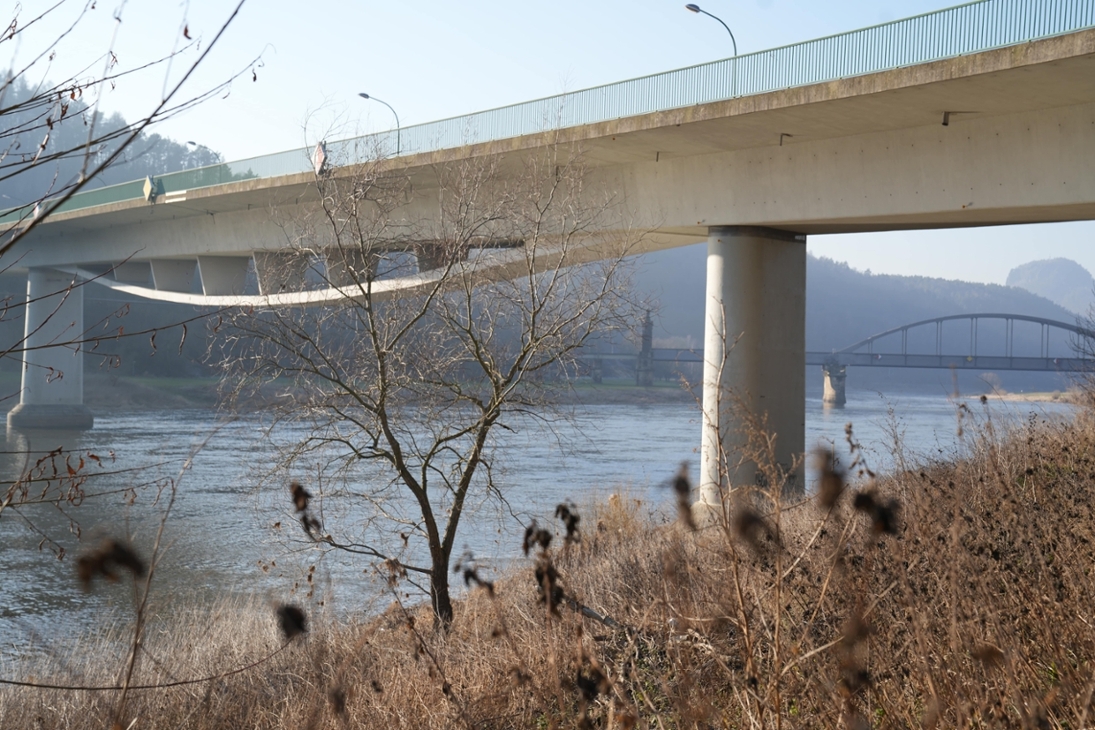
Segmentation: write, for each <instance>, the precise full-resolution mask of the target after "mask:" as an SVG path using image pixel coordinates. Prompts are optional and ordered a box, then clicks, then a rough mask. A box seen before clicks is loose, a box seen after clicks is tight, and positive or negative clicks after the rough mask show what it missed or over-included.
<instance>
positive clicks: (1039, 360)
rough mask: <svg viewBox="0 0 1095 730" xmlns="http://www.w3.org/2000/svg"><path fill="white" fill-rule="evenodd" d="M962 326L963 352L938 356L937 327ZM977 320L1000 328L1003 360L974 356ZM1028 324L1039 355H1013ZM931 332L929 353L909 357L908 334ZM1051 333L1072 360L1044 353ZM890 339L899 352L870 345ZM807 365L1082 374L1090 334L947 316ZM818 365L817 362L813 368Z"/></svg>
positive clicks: (1076, 328)
mask: <svg viewBox="0 0 1095 730" xmlns="http://www.w3.org/2000/svg"><path fill="white" fill-rule="evenodd" d="M963 320H964V321H968V322H969V327H970V339H969V347H968V349H967V351H966V352H963V353H945V352H943V324H944V323H945V322H956V321H963ZM982 320H996V321H1003V322H1004V340H1005V341H1004V354H1003V355H986V354H982V353H979V352H978V334H979V324H980V322H981V321H982ZM1016 322H1031V323H1033V324H1037V325H1039V326H1040V327H1041V333H1040V335H1041V336H1040V340H1039V352H1038V354H1037V355H1032V354H1027V353H1020V354H1016V352H1015V323H1016ZM932 325H934V326H935V352H934V353H918V352H910V351H909V330H912V329H916V328H920V327H930V326H932ZM1054 330H1060V331H1063V332H1066V333H1067V336H1068V337H1069V338H1070V339H1069V346H1070V349H1071V350H1072V351H1073V352H1074V353H1075V355H1074V356H1073V357H1054V356H1052V352H1051V349H1050V341H1051V334H1052V332H1053V331H1054ZM894 335H900V337H901V350H900V352H875V343H876V342H878V341H879V340H882V339H885V338H891V337H893V336H894ZM807 361H808V363H810V364H819V365H822V366H823V367H833V366H836V367H841V368H843V367H848V366H858V367H870V366H873V367H911V368H965V369H979V370H1027V371H1062V372H1082V371H1090V370H1093V369H1095V330H1091V329H1088V328H1085V327H1081V326H1080V325H1078V324H1075V323H1070V322H1061V321H1059V320H1054V319H1046V318H1044V317H1033V316H1030V315H1025V314H1002V313H996V312H982V313H976V314H952V315H947V316H945V317H935V318H932V319H924V320H920V321H919V322H911V323H909V324H905V325H901V326H900V327H894V328H892V329H888V330H886V331H885V332H879V333H877V334H874V335H871V336H870V337H867V338H865V339H863V340H860V341H859V342H856V343H854V344H851V345H849V346H847V347H845V348H843V349H840V350H834V351H833V352H831V353H826V354H823V353H808V356H807ZM819 361H820V362H819Z"/></svg>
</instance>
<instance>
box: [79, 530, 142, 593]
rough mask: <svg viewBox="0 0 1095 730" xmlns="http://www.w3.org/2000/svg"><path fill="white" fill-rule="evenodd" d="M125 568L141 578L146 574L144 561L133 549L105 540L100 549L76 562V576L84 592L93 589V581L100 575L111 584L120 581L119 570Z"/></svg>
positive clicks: (86, 554) (115, 541) (108, 539)
mask: <svg viewBox="0 0 1095 730" xmlns="http://www.w3.org/2000/svg"><path fill="white" fill-rule="evenodd" d="M122 568H124V569H125V570H128V571H129V572H130V573H132V574H133V577H134V578H141V577H143V576H144V574H145V564H144V561H143V560H141V558H140V557H139V556H138V555H137V553H136V552H134V550H133V548H131V547H129V546H128V545H126V544H124V543H121V542H119V541H117V540H115V539H113V538H107V539H105V540H103V541H102V542H101V543H100V544H99V547H97V548H96V549H95V550H92V551H91V552H88V553H85V554H84V555H82V556H81V557H80V558H79V559H78V560H77V561H76V575H77V577H78V578H79V579H80V584H81V585H82V586H83V588H84V590H89V589H90V588H91V581H92V579H94V578H95V576H97V575H99V576H102V577H103V578H106V579H107V580H108V581H110V582H111V583H116V582H117V581H118V570H119V569H122Z"/></svg>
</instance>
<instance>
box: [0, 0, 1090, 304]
mask: <svg viewBox="0 0 1095 730" xmlns="http://www.w3.org/2000/svg"><path fill="white" fill-rule="evenodd" d="M44 4H45V2H44V0H32V1H31V2H29V3H24V5H25V9H24V11H23V13H22V17H23V18H24V22H25V20H26V19H29V15H30V14H31V13H33V12H34V10H35V8H36V7H38V6H41V5H44ZM69 4H70V7H64V8H62V10H61V12H59V13H57V14H56V17H55V18H54V19H53V21H52V22H50V23H47V24H43V27H42V28H41V31H40V32H39V33H28V34H27V37H26V39H25V40H23V41H22V43H21V44H19V45H15V44H6V45H5V46H3V47H0V63H6V62H9V61H10V59H11V58H12V53H13V52H14V54H15V61H16V65H18V64H19V62H20V61H26V60H29V58H30V56H31V54H32V52H33V51H35V50H36V49H37V48H39V47H40V46H41V43H42V42H43V41H44V40H45V39H47V38H52V37H55V36H56V35H57V30H58V28H60V27H61V26H62V21H64V20H66V19H69V18H71V17H73V16H74V15H75V14H76V12H78V11H79V10H80V8H81V7H82V5H83V1H82V0H69ZM700 4H701V6H702V7H703V8H704V9H705V10H708V11H710V12H712V13H714V14H716V15H719V16H720V17H721V18H722V19H723V20H725V21H726V22H727V24H729V25H730V27H731V28H732V29H733V31H734V35H735V36H736V38H737V41H738V49H739V51H740V52H742V53H748V52H752V51H759V50H764V49H766V48H772V47H775V46H779V45H784V44H787V43H794V42H797V41H802V40H808V39H811V38H816V37H819V36H823V35H828V34H831V33H839V32H843V31H847V30H853V29H855V28H860V27H863V26H867V25H873V24H875V23H880V22H885V21H888V20H893V19H896V18H901V17H906V16H909V15H915V14H917V13H923V12H928V11H931V10H936V9H939V8H943V7H948V6H950V5H953V4H955V3H953V2H947V1H946V0H738V1H736V2H732V1H731V0H707V2H703V3H700ZM234 6H235V1H234V0H191V1H190V2H178V1H177V0H130V1H129V2H128V3H126V4H124V5H119V3H118V2H117V0H99V2H98V6H97V8H96V9H95V10H94V11H91V12H90V13H89V14H88V16H87V18H86V19H85V21H84V22H82V23H81V24H80V27H79V28H78V29H77V32H76V33H75V34H74V35H73V36H72V37H71V39H70V40H69V42H66V43H65V44H64V45H62V46H61V47H60V49H59V53H58V56H57V58H56V59H55V60H54V62H53V64H54V68H53V69H51V70H48V71H47V70H46V69H45V68H44V67H42V68H40V69H39V70H38V71H37V72H36V73H37V74H38V76H46V77H52V78H57V77H60V76H61V75H62V74H63V73H66V72H70V69H74V68H77V67H82V66H83V65H84V64H86V63H87V61H88V59H90V58H93V57H95V56H96V55H97V54H101V53H103V52H105V50H106V49H107V48H108V47H109V46H110V42H111V41H110V39H111V37H112V33H113V28H114V25H115V24H114V22H113V20H112V15H113V14H114V13H115V12H117V9H118V8H119V7H120V8H121V10H120V12H121V17H122V22H121V24H120V26H119V27H118V36H117V40H116V41H115V45H114V50H115V53H116V54H117V56H118V58H119V63H120V65H121V66H122V67H129V66H132V65H135V64H137V63H141V62H145V61H147V60H148V59H150V58H151V57H153V56H155V55H157V54H163V53H166V52H167V51H168V50H170V49H171V48H172V47H173V46H174V44H176V43H178V42H179V41H180V40H181V36H182V29H183V27H184V26H188V27H189V32H190V35H191V36H193V37H196V38H198V37H200V38H203V39H205V40H206V41H208V39H211V38H212V37H213V35H214V34H215V32H216V30H217V29H218V28H219V26H220V24H221V22H222V21H223V20H224V19H225V18H226V17H227V15H228V13H229V11H230V10H231V8H232V7H234ZM730 54H731V48H730V39H729V37H728V36H727V34H726V31H725V30H724V29H723V28H722V26H720V25H719V24H718V23H716V22H715V21H714V20H711V19H710V18H707V17H704V16H699V15H695V14H693V13H690V12H688V11H686V10H685V9H684V3H683V2H678V1H677V0H553V1H552V2H531V1H528V0H511V1H509V2H500V1H497V0H489V1H488V0H468V1H466V2H459V3H458V2H453V1H452V0H416V1H415V2H402V1H400V0H385V1H383V2H381V1H379V0H311V1H310V2H300V0H247V2H246V3H245V5H244V8H243V11H242V12H241V13H240V16H239V17H238V18H237V20H236V21H235V23H233V25H232V26H231V27H230V28H229V30H228V32H227V34H226V35H225V37H224V39H223V40H222V41H221V44H220V45H218V47H217V48H216V49H215V50H214V52H213V54H211V57H210V59H209V61H208V62H207V63H206V64H205V65H204V67H203V68H202V69H201V70H200V72H199V73H198V74H197V75H196V77H195V78H194V79H193V84H192V86H191V88H193V89H194V90H197V89H199V88H201V87H203V86H208V85H209V84H211V83H213V82H214V81H216V80H219V79H221V78H223V77H225V76H226V75H228V74H229V73H230V72H232V71H234V70H236V69H239V68H242V67H246V66H247V64H248V63H249V61H250V60H251V59H252V58H254V57H256V56H259V55H261V56H262V66H261V67H260V68H258V69H257V74H258V80H257V81H255V82H252V81H251V75H250V73H248V74H247V75H246V77H245V78H244V79H243V80H241V81H237V82H236V83H235V85H234V86H233V88H232V89H231V92H230V93H228V94H227V95H226V96H225V97H224V98H217V99H214V100H211V101H209V102H207V103H206V104H204V105H202V106H200V107H199V108H197V109H195V110H193V111H191V112H188V113H186V114H185V115H180V116H179V117H177V118H175V119H173V120H170V121H169V122H167V123H165V124H164V125H162V127H161V128H160V129H159V131H160V132H161V133H163V134H166V135H169V136H172V137H175V138H176V139H179V140H184V141H185V140H194V141H196V142H198V143H200V144H204V145H206V146H208V147H210V148H213V149H216V150H218V151H220V152H222V153H223V154H224V155H225V156H226V157H227V158H229V159H240V158H244V157H249V156H252V155H260V154H265V153H269V152H275V151H279V150H283V149H289V148H293V147H298V146H302V145H306V144H311V143H314V142H315V141H316V140H317V139H318V138H320V137H327V138H331V137H337V136H341V135H346V136H349V135H352V134H355V133H364V132H371V131H377V130H383V129H387V128H389V127H391V126H392V125H393V120H392V116H391V113H390V112H389V111H388V109H387V108H386V107H384V106H381V105H379V104H376V103H372V102H366V101H364V100H361V99H359V98H357V93H358V92H361V91H365V92H368V93H370V94H373V95H375V96H377V97H379V98H382V99H384V100H385V101H387V102H388V103H389V104H391V105H392V106H393V107H395V109H396V110H397V111H398V112H399V115H400V121H401V122H402V124H403V125H404V126H406V125H410V124H416V123H419V122H427V121H431V120H434V119H440V118H444V117H449V116H454V115H458V114H463V113H467V112H473V111H478V110H481V109H486V108H490V107H494V106H501V105H505V104H511V103H516V102H520V101H526V100H529V99H534V98H538V97H541V96H547V95H551V94H555V93H559V92H562V91H569V90H574V89H579V88H584V87H587V86H593V85H597V84H602V83H610V82H613V81H620V80H623V79H626V78H631V77H635V76H642V75H645V74H650V73H657V72H659V71H666V70H669V69H673V68H679V67H682V66H688V65H692V64H697V63H704V62H706V61H711V60H715V59H718V58H723V57H726V56H729V55H730ZM182 68H183V64H181V63H176V64H174V66H173V68H172V69H171V74H172V75H177V74H178V73H180V71H181V69H182ZM163 85H164V73H163V72H162V71H156V72H154V73H149V74H145V75H144V76H143V77H141V78H133V79H127V80H124V81H123V82H121V83H120V84H119V85H118V86H117V88H116V89H114V90H113V91H111V92H109V93H107V94H106V96H105V97H104V99H103V105H104V108H105V109H107V110H118V111H121V112H122V113H123V114H125V115H126V116H127V117H136V116H138V115H140V114H141V113H142V112H143V111H144V110H146V109H147V108H148V107H149V106H150V105H151V104H153V103H155V101H156V99H157V98H158V97H159V94H160V91H161V89H162V87H163ZM810 249H811V250H812V251H813V252H815V253H817V254H819V255H824V256H829V257H831V258H835V259H837V260H841V261H847V262H849V263H850V264H851V265H852V266H854V267H856V268H859V269H867V268H869V269H871V270H873V271H875V272H885V273H908V274H922V275H927V276H943V277H947V278H962V279H967V280H972V281H985V282H996V283H1003V281H1004V279H1005V278H1006V276H1007V272H1008V270H1009V269H1010V268H1011V267H1013V266H1015V265H1018V264H1020V263H1024V262H1026V261H1030V260H1033V259H1037V258H1049V257H1053V256H1066V257H1069V258H1073V259H1075V260H1077V261H1079V262H1080V263H1081V264H1083V265H1084V266H1086V267H1087V268H1088V269H1090V270H1095V224H1092V223H1072V224H1058V225H1053V226H1027V227H1008V228H998V229H981V230H954V231H928V232H901V233H891V234H861V235H856V236H831V237H820V236H819V237H814V238H813V239H812V240H811V242H810Z"/></svg>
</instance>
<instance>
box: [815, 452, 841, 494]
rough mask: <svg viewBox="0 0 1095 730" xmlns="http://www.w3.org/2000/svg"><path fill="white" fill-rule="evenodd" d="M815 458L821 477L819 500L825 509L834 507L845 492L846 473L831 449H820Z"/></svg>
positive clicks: (819, 481)
mask: <svg viewBox="0 0 1095 730" xmlns="http://www.w3.org/2000/svg"><path fill="white" fill-rule="evenodd" d="M814 453H815V458H816V459H817V462H818V466H819V468H818V471H820V472H821V478H820V479H819V480H818V489H817V501H818V504H820V505H821V507H822V508H823V509H832V508H833V507H834V506H835V505H836V503H837V502H838V501H839V500H840V496H841V495H842V494H844V487H845V476H846V475H845V473H844V470H843V469H842V468H841V467H840V465H839V464H838V463H837V461H836V459H835V458H833V454H832V452H831V451H825V450H821V449H818V450H817V451H816V452H814Z"/></svg>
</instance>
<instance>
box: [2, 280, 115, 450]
mask: <svg viewBox="0 0 1095 730" xmlns="http://www.w3.org/2000/svg"><path fill="white" fill-rule="evenodd" d="M24 321H25V326H24V341H23V346H24V347H25V348H26V349H25V351H24V352H23V382H22V387H21V388H20V391H19V404H18V405H17V406H15V408H13V409H12V410H11V412H9V413H8V426H9V427H11V428H18V429H28V428H50V429H59V430H86V429H89V428H91V427H92V425H93V423H94V418H93V417H92V415H91V411H89V410H88V408H87V406H85V405H84V359H83V348H82V346H81V345H79V344H78V343H79V341H80V340H81V339H83V335H84V289H83V286H82V285H79V284H76V283H75V281H74V278H73V276H72V275H71V274H66V273H64V272H61V271H57V270H56V269H47V268H33V269H31V270H30V273H29V275H28V277H27V306H26V311H25V312H24ZM64 343H68V344H64Z"/></svg>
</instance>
